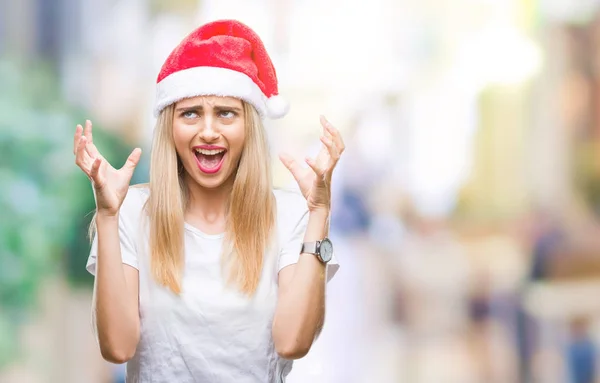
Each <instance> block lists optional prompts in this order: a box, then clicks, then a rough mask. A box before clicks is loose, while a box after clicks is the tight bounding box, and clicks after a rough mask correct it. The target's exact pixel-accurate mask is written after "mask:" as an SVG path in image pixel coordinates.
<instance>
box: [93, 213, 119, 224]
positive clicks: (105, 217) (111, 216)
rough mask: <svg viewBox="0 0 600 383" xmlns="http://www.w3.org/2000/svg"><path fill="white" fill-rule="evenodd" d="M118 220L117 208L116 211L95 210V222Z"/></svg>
mask: <svg viewBox="0 0 600 383" xmlns="http://www.w3.org/2000/svg"><path fill="white" fill-rule="evenodd" d="M118 220H119V210H117V211H105V210H96V223H98V222H100V221H102V222H109V221H118Z"/></svg>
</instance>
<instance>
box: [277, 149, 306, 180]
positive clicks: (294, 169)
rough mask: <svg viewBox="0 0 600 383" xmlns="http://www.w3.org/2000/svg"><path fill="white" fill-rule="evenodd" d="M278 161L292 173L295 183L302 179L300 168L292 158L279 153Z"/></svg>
mask: <svg viewBox="0 0 600 383" xmlns="http://www.w3.org/2000/svg"><path fill="white" fill-rule="evenodd" d="M279 159H280V160H281V162H282V163H283V165H284V166H285V167H286V168H287V169H288V170H289V171H290V173H292V176H293V177H294V179H295V180H296V181H297V182H300V179H301V177H302V170H303V169H302V166H300V164H299V163H298V161H296V160H295V159H294V158H293V157H292V156H290V155H289V154H286V153H280V154H279Z"/></svg>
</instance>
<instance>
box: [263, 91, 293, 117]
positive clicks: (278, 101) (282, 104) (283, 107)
mask: <svg viewBox="0 0 600 383" xmlns="http://www.w3.org/2000/svg"><path fill="white" fill-rule="evenodd" d="M289 110H290V104H289V103H288V102H287V101H286V100H285V99H284V98H283V97H281V96H280V95H275V96H271V97H269V99H267V112H268V113H269V117H270V118H281V117H283V116H285V115H286V114H287V112H289Z"/></svg>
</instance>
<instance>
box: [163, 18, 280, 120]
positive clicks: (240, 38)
mask: <svg viewBox="0 0 600 383" xmlns="http://www.w3.org/2000/svg"><path fill="white" fill-rule="evenodd" d="M208 95H211V96H230V97H236V98H239V99H242V100H244V101H246V102H248V103H250V104H251V105H253V106H254V107H255V108H256V110H257V111H258V113H259V114H260V115H261V116H262V117H263V118H264V117H269V118H280V117H283V116H284V115H285V114H286V113H287V112H288V110H289V106H288V104H287V102H286V101H285V100H284V99H283V98H282V97H281V96H279V91H278V86H277V74H276V73H275V68H274V67H273V63H272V62H271V58H270V57H269V55H268V53H267V51H266V49H265V47H264V44H263V43H262V41H261V40H260V37H258V35H257V34H256V33H255V32H254V31H253V30H252V29H250V27H248V26H246V25H244V24H242V23H240V22H239V21H236V20H220V21H215V22H211V23H208V24H205V25H203V26H201V27H199V28H197V29H196V30H194V31H193V32H192V33H191V34H189V35H188V36H187V37H186V38H185V39H184V40H183V41H182V42H181V43H180V44H179V45H178V46H177V47H176V48H175V49H174V50H173V52H171V54H170V55H169V57H168V58H167V60H166V61H165V63H164V64H163V66H162V69H161V70H160V73H159V75H158V78H157V85H156V103H155V108H154V114H155V116H158V114H159V113H160V111H161V110H162V109H163V108H165V107H166V106H168V105H171V104H173V103H174V102H177V101H179V100H182V99H184V98H188V97H196V96H208Z"/></svg>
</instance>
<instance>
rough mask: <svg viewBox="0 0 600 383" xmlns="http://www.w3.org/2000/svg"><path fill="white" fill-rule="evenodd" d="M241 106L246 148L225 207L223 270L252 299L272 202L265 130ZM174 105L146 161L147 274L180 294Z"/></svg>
mask: <svg viewBox="0 0 600 383" xmlns="http://www.w3.org/2000/svg"><path fill="white" fill-rule="evenodd" d="M243 106H244V119H245V121H244V123H245V129H246V142H245V145H244V148H243V150H242V154H241V157H240V161H239V165H238V168H237V171H236V172H235V173H234V175H233V176H234V177H235V178H234V182H233V188H232V191H231V196H230V199H229V203H228V209H227V217H226V222H227V223H226V233H225V241H224V246H223V261H224V262H223V263H222V264H223V266H224V270H226V271H227V272H228V274H229V275H228V278H227V280H228V283H230V284H231V283H232V284H234V285H236V286H237V288H238V289H239V290H240V291H241V292H242V293H245V294H248V295H251V294H252V293H254V291H255V290H256V288H257V287H258V282H259V280H260V275H261V272H262V267H263V255H264V252H265V250H266V249H267V247H268V246H269V244H270V241H271V239H272V237H271V236H272V231H273V227H274V225H275V200H274V196H273V193H272V185H271V166H270V156H269V148H268V143H267V137H266V132H265V129H264V127H263V125H262V121H261V119H260V117H259V116H258V113H257V112H256V110H255V109H254V107H253V106H251V105H250V104H248V103H245V102H244V103H243ZM174 109H175V107H174V105H171V106H168V107H166V108H165V109H164V110H163V111H162V112H161V114H160V116H159V118H158V120H157V123H156V128H155V130H154V140H153V144H152V152H151V158H150V196H149V198H148V201H147V202H146V206H145V209H146V212H147V214H148V218H149V223H150V259H151V263H150V269H151V275H152V277H153V278H154V280H155V281H156V282H157V283H158V284H160V285H163V286H165V287H167V288H169V289H170V290H172V291H173V292H174V293H177V294H179V293H180V292H181V280H182V275H183V267H184V261H185V260H184V213H185V209H186V206H187V203H188V201H189V198H188V191H187V189H186V186H185V184H184V182H183V176H184V172H185V170H184V169H183V167H182V164H181V161H180V160H179V157H178V155H177V152H176V150H175V144H174V141H173V116H174Z"/></svg>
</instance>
